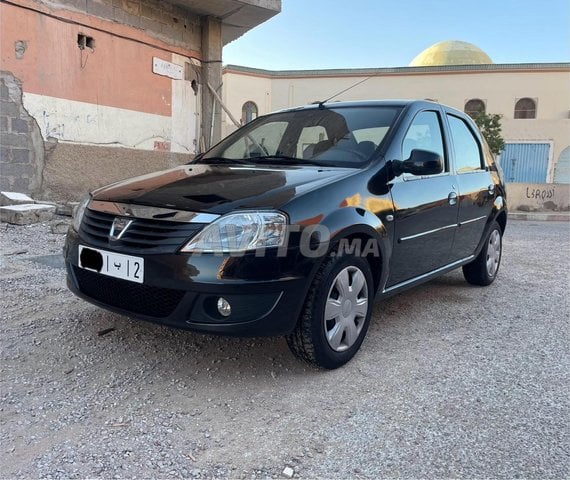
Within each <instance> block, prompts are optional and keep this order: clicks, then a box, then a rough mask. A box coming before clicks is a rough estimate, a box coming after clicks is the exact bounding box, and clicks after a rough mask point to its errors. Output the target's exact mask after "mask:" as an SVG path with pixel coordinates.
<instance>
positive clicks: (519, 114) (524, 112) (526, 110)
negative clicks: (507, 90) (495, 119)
mask: <svg viewBox="0 0 570 480" xmlns="http://www.w3.org/2000/svg"><path fill="white" fill-rule="evenodd" d="M515 118H536V101H534V100H533V99H532V98H521V99H519V100H517V103H515Z"/></svg>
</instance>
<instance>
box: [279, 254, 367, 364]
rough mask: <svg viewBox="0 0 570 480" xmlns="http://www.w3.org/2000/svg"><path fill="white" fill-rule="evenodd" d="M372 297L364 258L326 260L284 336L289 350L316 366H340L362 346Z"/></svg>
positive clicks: (333, 258)
mask: <svg viewBox="0 0 570 480" xmlns="http://www.w3.org/2000/svg"><path fill="white" fill-rule="evenodd" d="M373 296H374V288H373V279H372V273H371V271H370V265H369V264H368V262H367V261H366V260H365V259H362V258H360V257H356V256H353V255H346V256H342V257H338V258H335V257H333V256H331V257H329V258H328V259H327V260H326V261H325V262H324V264H323V265H322V266H321V268H320V269H319V272H318V273H317V275H316V276H315V278H314V280H313V283H312V284H311V288H310V289H309V293H308V295H307V298H306V299H305V304H304V307H303V310H302V312H301V316H300V317H299V320H298V322H297V325H296V327H295V330H294V331H293V332H292V333H291V334H290V335H289V336H287V344H288V345H289V348H290V349H291V351H292V352H293V353H294V354H295V355H296V356H297V357H299V358H301V359H303V360H305V361H306V362H308V363H310V364H312V365H315V366H318V367H322V368H328V369H334V368H338V367H340V366H342V365H344V364H345V363H346V362H348V361H349V360H350V359H351V358H352V357H353V356H354V355H355V354H356V352H357V351H358V349H359V348H360V346H361V345H362V342H363V340H364V337H365V335H366V331H367V330H368V324H369V323H370V315H371V311H372V303H373Z"/></svg>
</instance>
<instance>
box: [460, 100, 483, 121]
mask: <svg viewBox="0 0 570 480" xmlns="http://www.w3.org/2000/svg"><path fill="white" fill-rule="evenodd" d="M465 113H466V114H467V115H469V116H470V117H471V118H475V117H477V115H479V114H480V113H485V102H484V101H483V100H480V99H478V98H472V99H471V100H468V101H467V102H466V103H465Z"/></svg>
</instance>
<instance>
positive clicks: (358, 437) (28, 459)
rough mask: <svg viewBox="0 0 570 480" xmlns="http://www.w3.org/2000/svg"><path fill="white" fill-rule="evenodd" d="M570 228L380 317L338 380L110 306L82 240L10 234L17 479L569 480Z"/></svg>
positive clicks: (11, 408) (3, 348) (8, 347)
mask: <svg viewBox="0 0 570 480" xmlns="http://www.w3.org/2000/svg"><path fill="white" fill-rule="evenodd" d="M569 225H570V224H569V223H555V222H544V223H538V222H511V223H510V224H509V227H508V230H507V234H506V236H505V247H504V257H503V263H502V266H501V271H500V272H499V276H498V279H497V281H496V282H495V283H494V284H493V285H492V286H491V287H488V288H476V287H473V286H469V285H468V284H466V283H465V282H464V281H463V277H462V275H461V272H460V271H457V272H453V273H451V274H448V275H446V276H444V277H442V278H440V279H438V280H436V281H433V282H431V283H429V284H427V285H425V286H422V287H419V288H416V289H414V290H411V291H409V292H406V293H403V294H400V295H398V296H396V297H394V298H392V299H390V300H388V301H385V302H383V303H377V304H376V306H375V310H374V318H373V321H372V324H371V327H370V331H369V333H368V337H367V339H366V341H365V342H364V345H363V348H362V350H361V352H360V353H359V354H358V355H357V356H356V357H355V358H354V360H353V361H351V362H350V363H349V364H347V365H346V366H345V367H343V368H341V369H339V370H336V371H331V372H326V371H318V370H314V369H312V368H310V367H308V366H306V365H304V364H303V363H300V362H299V361H297V360H296V359H295V358H294V357H293V356H292V355H291V354H290V353H289V351H288V349H287V346H286V344H285V341H284V340H283V339H281V338H269V339H267V338H266V339H238V338H224V337H213V336H205V335H199V334H196V333H192V332H187V331H180V330H173V329H170V328H166V327H163V326H160V325H155V324H150V323H146V322H142V321H138V320H132V319H129V318H126V317H122V316H120V315H116V314H113V313H109V312H107V311H104V310H101V309H99V308H97V307H95V306H92V305H90V304H88V303H86V302H84V301H82V300H80V299H78V298H76V297H74V296H73V295H72V294H71V293H70V292H69V291H68V290H67V289H66V287H65V272H64V270H63V269H62V268H61V260H60V258H59V257H58V255H59V254H60V253H61V246H62V244H63V238H64V237H63V235H54V234H51V233H49V227H48V225H35V226H30V227H11V226H6V225H1V226H0V231H1V248H2V250H1V253H2V256H1V257H0V268H1V274H0V288H1V292H2V293H1V305H2V310H1V317H2V318H1V321H0V398H1V402H0V425H1V428H0V476H1V477H9V478H15V477H19V478H24V477H25V478H39V477H41V478H85V477H90V478H94V477H98V478H135V477H138V478H140V477H143V478H181V477H183V478H185V477H194V478H213V477H215V478H272V477H273V478H277V477H281V476H282V472H283V469H284V468H285V467H287V466H290V467H291V468H293V470H294V472H295V473H294V477H295V478H299V477H303V478H386V477H405V478H419V477H431V478H433V477H493V478H513V477H524V478H538V477H540V478H568V475H569V473H570V459H569V458H570V457H569V456H570V447H569V445H570V442H569V436H570V434H569V429H568V418H569V408H568V407H569V400H568V391H570V360H569V354H568V344H569V331H570V330H569V328H568V327H569V307H568V291H569V290H568V287H569V272H570V268H569V267H570V256H569V255H568V252H569V251H570V249H569V247H570V235H569V233H570V230H569ZM109 329H112V330H109ZM106 330H108V331H107V333H104V332H105V331H106ZM102 333H104V334H102Z"/></svg>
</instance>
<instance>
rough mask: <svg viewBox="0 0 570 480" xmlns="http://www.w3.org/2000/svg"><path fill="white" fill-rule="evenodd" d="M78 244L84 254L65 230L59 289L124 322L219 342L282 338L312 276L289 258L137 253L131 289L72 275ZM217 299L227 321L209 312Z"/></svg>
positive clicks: (87, 274) (76, 270)
mask: <svg viewBox="0 0 570 480" xmlns="http://www.w3.org/2000/svg"><path fill="white" fill-rule="evenodd" d="M80 244H81V245H84V246H87V247H89V245H88V244H87V243H85V242H84V241H82V240H81V239H80V238H79V236H78V234H77V233H76V232H75V231H73V230H71V229H70V231H69V233H68V235H67V239H66V243H65V247H64V257H65V264H66V269H67V285H68V287H69V289H70V290H71V291H72V292H73V293H75V294H76V295H77V296H79V297H81V298H83V299H85V300H87V301H89V302H91V303H93V304H95V305H98V306H100V307H103V308H105V309H108V310H111V311H114V312H117V313H120V314H123V315H127V316H130V317H136V318H140V319H143V320H148V321H151V322H156V323H161V324H165V325H169V326H172V327H177V328H184V329H189V330H195V331H201V332H207V333H217V334H223V335H236V336H267V335H285V334H288V333H290V332H291V331H292V330H293V328H294V326H295V323H296V322H297V318H298V316H299V313H300V311H301V307H302V304H303V301H304V298H305V295H306V292H307V289H308V286H309V280H308V279H309V278H310V272H311V271H312V265H311V264H309V263H306V262H304V261H301V262H296V261H294V258H295V257H297V255H296V253H295V252H291V253H290V254H288V255H287V257H286V258H278V257H277V256H275V255H274V256H265V257H255V255H253V254H251V255H250V254H246V255H244V256H242V257H231V256H229V255H223V256H222V255H211V254H203V255H191V254H184V253H172V254H152V255H141V254H140V252H137V253H133V255H136V256H142V257H143V258H144V263H145V279H144V283H142V284H139V283H135V282H131V281H128V280H121V279H117V278H113V277H109V276H106V275H102V274H99V273H96V272H93V271H90V270H85V269H82V268H80V267H79V266H78V265H79V259H78V250H79V245H80ZM108 250H109V251H112V249H108ZM121 253H123V254H124V253H125V252H121ZM220 297H223V298H225V299H226V300H227V301H228V302H229V303H230V305H231V314H230V315H229V316H228V317H223V316H222V315H220V314H219V313H218V311H217V301H218V299H219V298H220Z"/></svg>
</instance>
